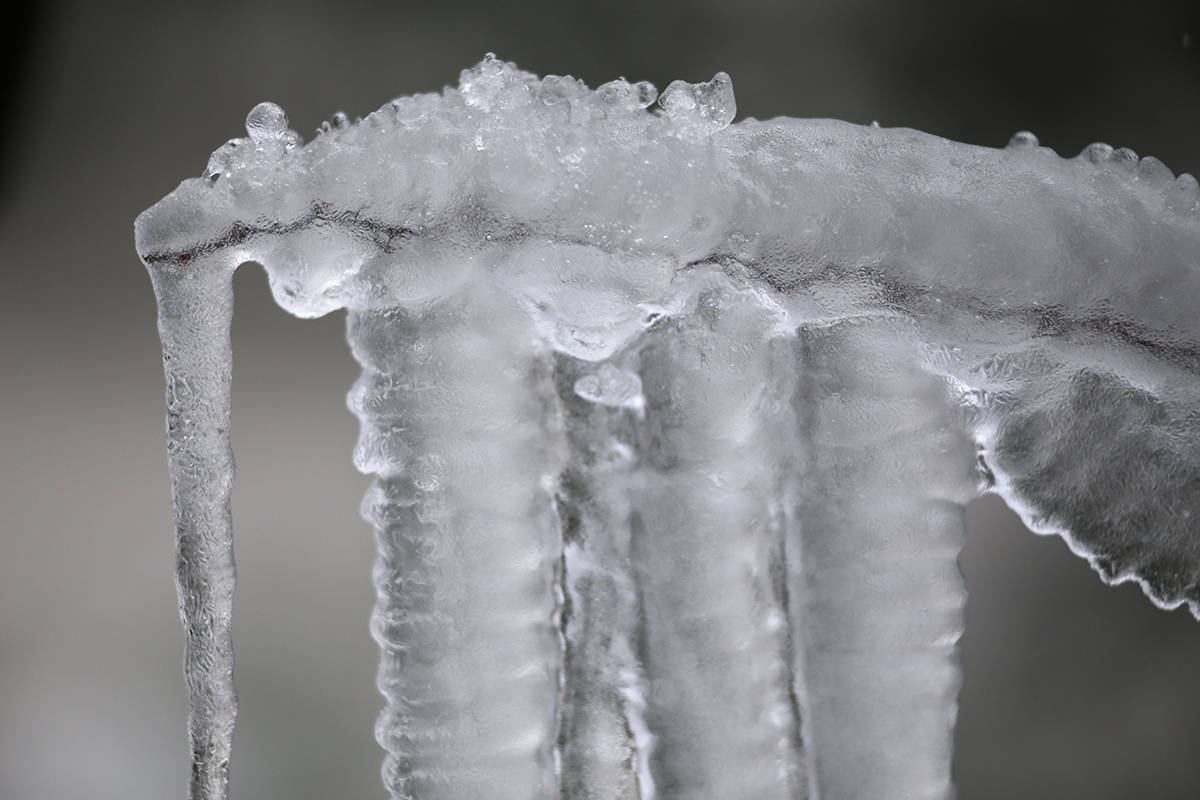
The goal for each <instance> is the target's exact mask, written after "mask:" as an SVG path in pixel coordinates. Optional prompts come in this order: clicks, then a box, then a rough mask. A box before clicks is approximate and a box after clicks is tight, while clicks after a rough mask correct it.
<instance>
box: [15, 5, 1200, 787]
mask: <svg viewBox="0 0 1200 800" xmlns="http://www.w3.org/2000/svg"><path fill="white" fill-rule="evenodd" d="M0 13H3V14H4V15H5V16H4V17H0V19H3V22H2V23H0V26H2V27H0V36H3V37H4V38H3V40H0V48H2V56H0V58H2V59H3V61H2V62H0V68H3V69H4V71H5V73H4V74H3V75H2V76H0V79H2V86H0V103H3V107H2V111H3V114H4V115H5V119H4V120H3V124H2V125H0V279H2V281H3V283H2V284H0V285H2V286H3V291H0V333H2V336H0V798H4V799H5V800H61V799H62V798H81V797H86V798H89V800H108V799H109V798H111V799H112V800H129V799H130V798H162V797H183V796H184V792H185V785H186V777H187V763H186V758H187V744H186V737H185V728H184V724H185V719H186V712H187V709H186V703H185V689H184V685H183V680H182V675H181V670H180V659H181V651H182V638H183V636H182V632H181V629H180V625H179V621H178V617H177V613H176V601H175V596H174V585H173V582H172V566H173V547H172V534H171V514H170V502H169V484H168V478H167V472H166V464H165V448H164V443H165V440H164V435H163V400H162V396H163V390H162V373H161V365H160V351H159V347H158V340H157V335H156V331H155V322H154V299H153V296H152V292H151V289H150V282H149V280H148V278H147V276H146V274H145V270H144V269H143V268H142V266H141V265H140V263H139V262H138V260H137V257H136V256H135V254H134V251H133V220H134V217H135V216H136V215H137V214H138V213H139V212H140V211H141V210H143V209H144V208H146V207H148V206H149V205H151V204H152V203H154V202H156V201H157V200H158V199H159V198H160V197H162V196H163V195H164V194H166V193H167V192H169V191H170V190H171V189H173V188H174V187H175V186H176V185H177V184H178V182H179V181H180V180H182V179H184V178H187V177H192V176H196V175H199V174H200V172H201V171H202V169H203V168H204V164H205V162H206V160H207V158H208V155H209V153H210V152H211V151H212V150H213V149H215V148H216V147H218V146H219V145H220V144H222V143H223V142H224V141H225V140H227V139H229V138H231V137H234V136H241V135H245V134H244V128H243V120H244V118H245V115H246V112H247V111H249V110H250V108H251V107H253V106H254V104H255V103H258V102H259V101H261V100H268V99H269V100H273V101H275V102H277V103H279V104H280V105H282V106H283V107H284V108H285V109H286V110H287V112H288V113H289V115H290V117H291V120H292V125H293V127H294V128H295V129H296V130H298V131H300V132H301V133H302V134H303V135H304V136H305V137H306V138H311V135H312V133H313V131H314V130H315V129H316V128H317V126H318V125H320V123H321V122H322V121H323V120H325V119H328V118H329V117H330V116H331V115H332V114H333V113H334V112H335V111H345V112H346V113H347V114H349V115H350V117H351V118H353V117H355V116H360V115H365V114H366V113H368V112H369V111H371V110H373V109H375V108H377V107H379V106H380V105H382V104H383V103H385V102H387V101H388V100H390V99H391V98H393V97H395V96H398V95H401V94H409V93H412V92H418V91H435V90H438V89H440V88H441V87H442V86H443V85H446V84H453V83H455V82H456V81H457V77H458V73H459V71H460V70H462V69H463V68H465V67H468V66H471V65H472V64H474V63H476V62H477V61H478V60H479V59H480V58H482V56H483V55H484V53H486V52H488V51H495V52H496V53H497V54H498V55H500V56H501V57H502V58H505V59H508V60H514V61H516V62H517V63H518V64H519V65H520V66H522V67H524V68H526V69H529V70H531V71H534V72H537V73H540V74H546V73H558V74H572V75H575V76H577V77H579V78H582V79H584V80H586V81H587V82H588V83H590V84H591V85H593V86H595V85H598V84H599V83H602V82H604V81H607V80H610V79H612V78H615V77H618V76H625V77H627V78H628V79H630V80H634V81H637V80H649V81H652V82H654V83H655V84H656V85H657V86H659V88H660V89H661V88H663V87H665V86H666V84H667V83H669V82H670V81H671V80H672V79H674V78H684V79H687V80H691V81H697V80H705V79H707V78H709V77H711V76H712V75H713V73H714V72H716V71H718V70H725V71H726V72H728V73H729V74H730V75H731V76H732V77H733V81H734V87H735V90H736V93H737V98H738V105H739V117H740V116H756V117H772V116H779V115H788V116H800V117H839V118H843V119H848V120H850V121H853V122H858V123H870V122H871V121H873V120H877V121H879V122H880V123H881V124H882V125H885V126H900V125H903V126H910V127H915V128H920V129H922V130H926V131H929V132H931V133H935V134H939V135H942V136H946V137H949V138H953V139H957V140H961V141H967V142H971V143H975V144H981V145H990V146H1002V145H1004V144H1005V142H1006V141H1007V140H1008V138H1009V136H1010V135H1011V134H1012V133H1014V132H1016V131H1018V130H1025V129H1028V130H1032V131H1034V132H1035V133H1036V134H1037V135H1038V136H1039V137H1040V138H1041V141H1042V143H1043V144H1045V145H1048V146H1050V147H1053V148H1054V149H1056V150H1057V151H1058V152H1059V153H1060V154H1062V155H1064V156H1073V155H1075V154H1076V153H1078V152H1079V151H1080V150H1081V149H1082V148H1083V147H1084V146H1085V145H1087V144H1088V143H1090V142H1092V141H1096V140H1102V141H1106V142H1109V143H1110V144H1112V145H1114V146H1126V147H1131V148H1133V149H1135V150H1136V151H1138V152H1139V153H1141V154H1143V155H1155V156H1157V157H1159V158H1161V159H1162V160H1163V161H1165V162H1166V163H1167V165H1168V166H1170V167H1171V168H1172V169H1173V170H1175V171H1176V172H1192V173H1200V135H1198V132H1200V42H1197V40H1198V39H1200V4H1197V3H1195V2H1194V0H1179V1H1178V2H1166V1H1165V0H1146V2H1140V3H1126V2H1120V3H1118V2H1096V0H1069V1H1068V2H1061V3H1056V2H1052V0H1051V1H1047V0H1039V1H1037V2H1034V1H1033V0H1008V1H1007V2H1005V3H983V2H963V0H958V1H957V2H949V1H943V0H910V1H909V2H894V3H888V2H882V1H880V0H795V1H794V2H784V0H740V1H739V2H730V0H696V1H694V2H662V3H654V2H634V1H633V0H610V1H609V2H604V3H583V2H568V1H567V0H560V1H559V2H550V0H517V1H516V2H499V1H493V2H479V1H477V0H441V2H436V3H434V2H428V3H425V2H392V3H385V2H369V1H368V0H343V1H342V2H341V3H340V4H338V7H337V9H336V10H335V8H334V6H333V4H329V5H320V4H317V3H313V2H292V3H284V2H263V1H261V0H260V1H259V2H245V3H236V2H232V1H231V0H230V1H228V2H214V1H210V2H180V0H159V1H158V2H148V1H147V0H126V1H122V0H110V1H109V2H103V3H101V2H94V1H93V2H57V3H41V4H33V5H25V6H18V8H17V9H16V10H12V9H11V8H10V10H8V11H4V12H0ZM1189 40H1190V41H1189ZM237 284H238V286H237V297H238V300H237V302H238V309H237V318H236V322H235V330H234V339H235V341H234V351H235V353H236V365H235V398H234V404H235V413H234V419H235V423H234V430H233V437H234V447H235V449H236V452H237V458H238V465H239V476H238V478H239V482H238V484H237V488H236V492H235V505H234V515H235V524H236V526H237V531H238V534H237V535H238V545H237V547H238V552H237V556H238V567H239V573H240V579H241V580H240V585H239V590H238V596H237V604H236V616H235V634H234V636H235V646H236V648H237V657H238V664H237V670H238V672H237V679H238V689H239V692H240V695H241V700H242V712H241V717H240V720H239V727H238V731H237V737H236V751H235V762H234V765H233V769H232V771H233V797H234V798H256V799H257V800H270V799H271V798H287V799H288V800H308V799H309V798H311V799H313V800H318V799H320V800H326V799H327V798H371V797H382V796H383V791H382V788H381V786H380V781H379V778H378V764H379V761H380V758H381V752H380V751H379V748H378V747H377V746H376V744H375V742H374V740H373V736H372V724H373V719H374V715H375V712H376V710H377V708H378V707H379V705H380V701H379V698H378V697H377V696H376V693H375V689H374V683H373V681H374V665H375V661H376V651H375V645H374V643H373V642H372V641H371V638H370V636H369V634H368V630H367V618H368V614H369V612H370V608H371V604H372V600H373V595H372V588H371V582H370V570H371V562H372V557H373V549H374V548H373V542H372V538H371V533H370V530H369V528H368V526H367V524H366V523H364V522H362V521H361V520H360V519H359V517H358V512H357V509H358V503H359V497H360V496H361V494H362V492H363V490H364V488H365V486H366V483H367V481H366V479H365V478H364V477H363V476H361V475H358V474H357V473H355V472H354V470H353V468H352V466H351V464H350V452H351V448H352V446H353V443H354V438H355V435H356V423H355V421H354V419H353V418H352V417H351V416H350V414H349V412H347V411H346V410H345V406H344V401H343V397H344V394H345V392H346V390H347V389H348V388H349V386H350V384H351V382H352V381H353V380H354V378H355V377H356V374H357V368H356V366H355V364H354V363H353V361H352V359H351V358H350V356H349V353H348V352H347V350H346V348H345V345H344V344H343V339H342V336H343V334H342V319H341V317H340V316H339V315H333V316H331V317H328V318H325V319H321V320H317V321H298V320H294V319H291V318H289V317H287V316H286V315H284V314H283V313H282V312H281V311H279V310H278V309H276V308H275V307H274V305H273V304H272V302H271V300H270V298H269V295H268V293H267V289H266V286H265V281H264V280H263V276H262V274H261V271H259V270H255V269H252V268H249V269H246V270H243V271H241V272H240V273H239V274H238V277H237ZM1198 311H1200V310H1198ZM968 516H969V528H970V541H969V544H968V546H967V549H966V551H965V553H964V554H963V558H962V562H963V568H964V570H965V573H966V576H967V581H968V587H969V589H970V592H971V598H970V602H969V605H968V612H967V613H968V633H967V635H966V638H965V641H964V643H963V650H964V659H965V664H966V678H965V684H964V687H963V693H962V711H961V715H960V725H959V729H958V734H957V760H956V766H955V771H956V775H957V779H958V785H959V789H960V794H959V796H960V798H961V800H1007V799H1008V798H1016V797H1021V798H1030V799H1032V798H1055V799H1056V800H1058V799H1061V798H1089V800H1106V799H1109V798H1111V799H1112V800H1118V799H1121V800H1124V799H1125V798H1143V797H1145V798H1150V797H1153V798H1160V800H1167V799H1169V798H1180V799H1181V800H1182V799H1183V798H1188V799H1189V800H1194V798H1196V797H1200V623H1197V622H1196V621H1194V620H1192V619H1191V618H1190V617H1189V616H1188V615H1187V613H1186V612H1183V611H1176V612H1172V613H1166V612H1162V611H1159V610H1157V609H1155V608H1154V607H1153V606H1152V605H1151V604H1150V603H1149V601H1147V600H1146V599H1145V598H1144V597H1143V596H1142V594H1141V592H1140V590H1138V589H1137V588H1136V587H1133V586H1128V585H1126V586H1122V587H1119V588H1109V587H1105V586H1103V585H1102V584H1101V582H1100V581H1099V579H1098V578H1097V577H1096V576H1095V575H1093V574H1092V573H1091V572H1090V570H1089V569H1088V567H1087V565H1086V564H1085V563H1084V562H1083V561H1081V560H1079V559H1077V558H1075V557H1074V556H1072V555H1071V554H1070V553H1069V552H1068V551H1067V548H1066V547H1065V545H1064V544H1063V543H1062V542H1061V541H1059V540H1057V539H1050V538H1042V537H1036V536H1033V535H1032V534H1030V533H1028V532H1027V531H1025V530H1024V529H1023V528H1022V527H1021V525H1020V524H1019V523H1018V522H1017V521H1016V519H1015V517H1014V516H1013V515H1012V514H1011V513H1010V512H1008V511H1007V509H1005V508H1004V506H1003V504H1002V503H1001V502H999V501H998V500H997V499H996V498H994V497H987V498H984V499H982V500H980V501H978V502H977V503H976V504H974V505H972V506H971V508H970V510H969V514H968Z"/></svg>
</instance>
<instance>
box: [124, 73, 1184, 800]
mask: <svg viewBox="0 0 1200 800" xmlns="http://www.w3.org/2000/svg"><path fill="white" fill-rule="evenodd" d="M656 97H657V95H656V92H655V90H654V88H653V87H652V86H649V85H648V84H636V85H631V84H629V83H627V82H625V81H623V80H622V81H614V82H612V83H609V84H605V85H604V86H601V87H600V88H598V89H596V90H594V91H592V90H589V89H588V88H587V87H585V86H584V85H583V84H581V83H580V82H578V81H576V80H574V79H572V78H564V77H554V76H551V77H547V78H545V79H543V80H538V79H537V78H535V77H534V76H532V75H529V74H527V73H524V72H521V71H519V70H517V69H516V68H515V67H514V66H513V65H511V64H505V63H503V62H501V61H498V60H496V59H494V58H491V57H489V58H488V59H486V60H485V61H484V62H483V63H481V64H480V65H478V66H477V67H475V68H473V69H471V70H468V71H466V72H464V73H463V76H462V80H461V82H460V86H459V87H458V88H456V89H454V88H448V89H446V90H444V91H443V92H442V93H440V94H430V95H420V96H416V97H406V98H401V99H398V100H396V101H394V102H393V103H390V104H388V105H387V106H385V107H384V108H382V109H380V110H379V111H377V112H375V113H373V114H371V115H370V116H368V117H367V118H366V119H363V120H361V121H359V122H356V123H354V124H350V123H349V122H348V121H347V120H346V119H345V118H344V117H340V118H338V119H335V121H334V124H333V125H329V126H326V127H325V129H324V130H323V133H322V134H321V135H320V136H318V138H316V139H315V140H314V141H312V142H310V143H308V144H303V143H302V141H301V139H300V137H299V136H298V135H297V134H295V133H294V132H292V131H290V130H288V128H287V119H286V116H285V115H284V113H283V112H282V110H281V109H279V108H278V107H276V106H274V105H271V104H262V105H260V106H258V107H256V108H255V109H254V110H253V111H252V112H251V113H250V116H249V117H248V119H247V130H248V133H249V138H246V139H237V140H234V141H231V142H230V143H228V144H227V145H225V146H224V147H222V148H220V149H219V150H218V151H217V152H216V153H214V154H213V157H212V159H211V161H210V163H209V166H208V169H207V170H206V171H205V174H204V175H203V176H202V177H200V178H195V179H191V180H188V181H185V182H184V183H183V184H182V185H181V186H180V187H179V188H178V189H177V190H176V191H175V192H173V193H172V194H170V195H169V196H167V197H166V198H164V199H163V200H162V201H161V202H160V203H159V204H157V205H156V206H154V207H153V208H151V209H149V210H148V211H146V212H145V213H144V214H143V215H142V216H141V217H139V219H138V225H137V243H138V252H139V254H140V255H141V257H142V259H143V260H144V262H145V263H146V264H147V266H148V267H149V269H150V272H151V275H152V277H153V279H154V283H155V289H156V292H157V295H158V298H159V304H160V319H159V325H160V330H161V332H162V337H163V347H164V354H165V364H166V372H167V383H168V409H169V442H170V445H169V451H170V460H171V472H172V479H173V486H174V491H175V516H176V526H177V532H178V538H179V553H180V559H179V573H178V574H179V588H180V598H181V609H182V614H183V618H184V623H185V626H186V628H187V631H188V649H187V661H186V673H187V678H188V686H189V690H190V692H191V696H192V708H193V711H192V718H191V733H192V743H193V755H194V764H195V767H194V770H193V780H192V797H193V798H195V800H201V799H202V798H203V799H204V800H215V799H216V798H222V797H224V794H225V777H226V770H227V764H228V758H229V753H230V750H229V742H230V734H231V731H232V725H233V716H234V711H235V701H234V695H233V684H232V652H231V650H230V647H229V621H230V620H229V610H230V598H231V592H232V588H233V558H232V539H231V534H230V524H229V511H228V508H229V506H228V501H229V494H228V492H229V486H230V482H231V479H232V461H231V457H230V451H229V444H228V436H227V431H228V426H229V381H230V348H229V339H228V326H229V318H230V312H231V309H232V293H231V290H230V285H231V284H230V278H231V275H232V272H233V270H234V269H235V268H236V267H237V266H238V265H240V264H242V263H244V262H246V261H256V262H258V263H261V264H262V265H264V266H265V267H266V270H267V274H268V276H269V278H270V282H271V287H272V290H273V292H274V294H275V297H276V299H277V300H278V302H279V303H280V305H282V306H283V307H284V308H286V309H288V310H289V311H291V312H292V313H295V314H297V315H300V316H318V315H321V314H324V313H327V312H329V311H331V310H333V309H335V308H346V309H348V313H349V317H348V325H349V332H348V336H349V340H350V344H351V347H352V349H353V352H354V355H355V357H356V358H357V359H358V360H359V362H360V363H361V364H362V366H363V374H362V377H361V378H360V379H359V381H358V382H357V383H356V384H355V386H354V388H353V390H352V391H351V393H350V398H349V403H350V406H351V408H352V409H353V410H354V412H355V413H356V414H357V415H358V416H359V418H360V419H361V421H362V434H361V437H360V440H359V444H358V447H357V449H356V452H355V461H356V463H357V464H358V466H359V467H360V468H362V469H363V470H364V471H368V472H373V473H375V474H376V475H377V476H378V479H377V480H376V482H375V484H374V486H373V487H372V489H371V490H370V492H369V493H368V495H367V497H366V499H365V500H364V505H363V508H364V513H365V515H366V516H367V518H368V519H369V520H371V522H372V523H373V524H374V525H375V527H376V530H377V535H378V542H379V548H380V556H379V561H378V563H377V566H376V572H375V580H376V584H377V587H378V591H379V602H378V604H377V606H376V610H375V614H374V616H373V620H372V628H373V631H374V634H375V636H376V638H377V639H378V641H379V643H380V645H381V647H382V650H383V659H382V664H381V667H380V672H379V686H380V689H381V690H382V692H383V693H384V695H385V697H386V698H387V707H386V709H385V710H384V712H383V713H382V715H381V716H380V719H379V723H378V726H377V736H378V739H379V741H380V743H381V744H382V745H383V747H384V748H385V749H386V751H387V753H388V755H387V759H386V762H385V768H384V773H385V782H386V784H387V786H388V788H389V790H390V791H391V793H392V795H393V796H394V797H397V798H418V799H419V800H432V799H433V798H444V799H445V800H506V799H507V798H512V799H513V800H517V799H518V798H519V799H520V800H532V798H545V799H546V800H550V798H570V799H571V800H582V799H583V798H604V799H605V800H609V799H610V798H612V799H620V800H634V799H635V798H636V799H637V800H650V798H669V799H671V800H709V799H711V800H735V799H737V798H745V800H775V799H776V798H778V800H785V799H787V800H794V799H795V798H810V799H811V800H816V799H817V798H824V800H841V799H842V798H847V799H848V798H855V799H856V800H872V799H873V798H875V799H878V800H897V799H898V798H949V797H952V796H953V789H952V786H951V783H950V741H951V731H952V727H953V723H954V714H955V707H956V695H957V690H958V680H959V677H958V676H959V667H958V661H957V655H956V647H957V640H958V636H959V633H960V631H961V627H962V606H963V601H964V593H963V587H962V581H961V578H960V576H959V573H958V570H957V566H956V558H957V555H958V552H959V549H960V547H961V545H962V540H963V521H962V510H963V506H964V504H965V503H966V502H967V501H968V500H969V499H970V498H971V497H973V496H975V495H977V494H978V493H979V492H980V491H981V490H983V489H985V488H989V487H990V488H994V489H995V490H996V491H999V492H1000V493H1001V494H1002V495H1003V496H1004V497H1005V498H1006V499H1007V500H1008V502H1009V503H1010V504H1012V505H1013V506H1014V507H1015V508H1017V509H1018V510H1019V511H1020V512H1021V513H1022V514H1023V515H1024V517H1025V519H1026V521H1027V522H1029V523H1030V524H1031V525H1034V526H1036V527H1037V528H1038V529H1040V530H1042V531H1047V532H1050V531H1053V532H1057V533H1061V534H1062V535H1063V536H1065V537H1066V538H1067V540H1068V541H1069V542H1070V544H1071V546H1072V547H1073V548H1074V549H1075V550H1076V551H1077V552H1079V553H1080V554H1081V555H1084V556H1086V557H1088V558H1089V559H1090V560H1091V561H1092V563H1093V565H1094V566H1096V568H1097V569H1099V570H1100V572H1101V573H1102V575H1103V576H1104V577H1105V579H1107V580H1109V581H1111V582H1117V581H1123V580H1137V581H1139V582H1140V583H1141V584H1142V586H1143V587H1144V588H1145V589H1146V591H1147V593H1148V594H1149V595H1150V596H1151V598H1152V599H1153V600H1154V601H1155V602H1156V603H1158V604H1159V605H1162V606H1164V607H1173V606H1176V605H1179V604H1181V603H1187V604H1189V606H1190V607H1191V610H1192V611H1193V613H1195V614H1200V523H1198V520H1200V404H1198V402H1197V401H1198V398H1200V317H1198V316H1197V314H1196V306H1197V301H1198V300H1200V211H1198V194H1200V191H1198V187H1197V183H1196V181H1195V179H1193V178H1192V177H1191V176H1189V175H1182V176H1180V177H1178V178H1175V177H1174V176H1173V175H1172V174H1171V173H1170V171H1169V170H1167V169H1166V167H1164V166H1163V165H1162V164H1161V163H1160V162H1158V161H1156V160H1154V159H1151V158H1144V159H1140V160H1139V159H1138V158H1137V157H1136V156H1135V155H1133V154H1132V153H1131V152H1129V151H1126V150H1115V151H1114V150H1112V149H1111V148H1108V147H1107V146H1105V145H1093V146H1092V147H1090V148H1088V149H1087V150H1085V151H1084V153H1083V154H1081V155H1080V156H1079V157H1077V158H1074V159H1070V160H1063V159H1061V158H1059V157H1058V156H1057V155H1055V154H1054V153H1053V152H1051V151H1050V150H1047V149H1045V148H1041V147H1039V146H1038V145H1037V141H1036V139H1034V138H1033V137H1032V136H1031V135H1029V134H1019V135H1018V136H1016V137H1014V139H1013V141H1012V143H1011V144H1010V145H1009V146H1008V147H1007V148H1005V149H1000V150H995V149H989V148H983V147H974V146H970V145H963V144H956V143H953V142H948V141H945V140H942V139H938V138H936V137H933V136H928V135H926V134H922V133H918V132H916V131H912V130H905V129H881V128H877V127H869V128H868V127H859V126H855V125H850V124H846V123H842V122H835V121H829V120H790V119H779V120H772V121H767V122H760V121H757V120H752V119H748V120H745V121H742V122H739V123H736V124H731V123H732V119H733V117H734V108H735V107H734V99H733V89H732V86H731V83H730V81H729V78H728V76H726V75H724V74H723V73H722V74H718V75H717V76H716V77H715V78H714V79H713V80H712V81H710V82H708V83H702V84H686V83H682V82H676V83H673V84H672V85H671V86H669V87H668V88H667V89H666V90H665V91H664V92H663V95H662V97H661V98H659V99H658V107H657V108H653V107H652V106H653V104H654V102H655V100H656Z"/></svg>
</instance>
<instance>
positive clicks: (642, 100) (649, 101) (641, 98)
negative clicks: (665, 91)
mask: <svg viewBox="0 0 1200 800" xmlns="http://www.w3.org/2000/svg"><path fill="white" fill-rule="evenodd" d="M633 88H635V89H637V93H638V105H639V106H641V107H642V108H649V107H650V106H652V105H653V104H654V101H655V100H657V99H658V87H657V86H655V85H654V84H653V83H650V81H638V82H637V83H635V84H634V85H633Z"/></svg>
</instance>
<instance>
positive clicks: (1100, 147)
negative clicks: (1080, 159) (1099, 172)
mask: <svg viewBox="0 0 1200 800" xmlns="http://www.w3.org/2000/svg"><path fill="white" fill-rule="evenodd" d="M1112 155H1113V149H1112V148H1111V147H1110V146H1108V145H1106V144H1105V143H1104V142H1096V143H1095V144H1089V145H1088V146H1087V147H1085V148H1084V149H1083V156H1084V158H1086V159H1087V160H1088V161H1090V162H1092V163H1093V164H1103V163H1105V162H1107V161H1111V160H1112Z"/></svg>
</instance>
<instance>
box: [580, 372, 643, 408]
mask: <svg viewBox="0 0 1200 800" xmlns="http://www.w3.org/2000/svg"><path fill="white" fill-rule="evenodd" d="M575 394H577V395H579V396H580V397H582V398H583V399H584V400H591V401H592V402H593V403H599V404H601V405H605V406H613V407H626V408H636V407H640V406H641V405H642V379H641V378H639V377H638V376H637V375H634V374H633V373H632V372H626V371H625V370H622V369H617V368H616V367H614V366H613V365H612V364H603V365H601V367H600V369H599V370H598V371H597V372H596V373H595V374H592V375H586V376H584V377H582V378H580V379H579V380H577V381H575Z"/></svg>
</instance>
